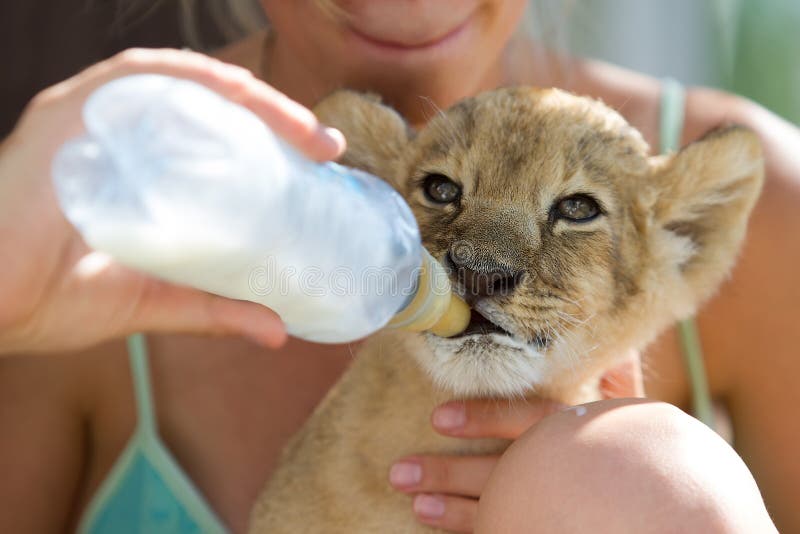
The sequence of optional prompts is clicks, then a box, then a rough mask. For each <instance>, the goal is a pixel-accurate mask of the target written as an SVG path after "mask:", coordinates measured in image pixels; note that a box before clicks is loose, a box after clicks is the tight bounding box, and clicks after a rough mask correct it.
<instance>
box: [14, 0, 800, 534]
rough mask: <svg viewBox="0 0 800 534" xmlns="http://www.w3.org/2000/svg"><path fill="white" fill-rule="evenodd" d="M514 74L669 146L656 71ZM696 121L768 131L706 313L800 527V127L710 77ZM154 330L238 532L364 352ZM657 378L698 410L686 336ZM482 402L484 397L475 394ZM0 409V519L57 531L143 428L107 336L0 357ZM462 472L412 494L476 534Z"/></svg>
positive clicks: (789, 515)
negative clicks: (739, 234) (723, 279)
mask: <svg viewBox="0 0 800 534" xmlns="http://www.w3.org/2000/svg"><path fill="white" fill-rule="evenodd" d="M266 3H268V2H266ZM268 7H269V6H268ZM271 15H272V13H271ZM272 18H274V17H272ZM276 22H277V20H276ZM262 43H263V36H255V37H253V38H252V39H249V40H247V41H245V42H242V43H240V44H239V45H237V46H235V47H233V48H231V49H230V50H228V51H225V52H223V53H222V54H221V55H220V57H222V58H223V59H224V60H226V61H229V62H232V63H235V64H239V65H243V66H245V67H248V68H250V69H251V70H253V71H254V72H255V73H256V74H259V73H262V72H265V73H266V74H267V81H269V82H270V83H271V84H272V85H273V86H275V87H276V88H278V89H280V90H282V91H284V92H286V93H287V94H288V95H290V96H291V97H292V98H294V99H296V100H297V101H299V102H300V103H302V104H305V105H312V104H313V103H314V102H315V101H316V98H317V97H319V96H322V94H324V93H322V94H319V93H321V92H323V91H326V90H327V89H329V88H331V87H328V86H329V85H330V86H335V85H336V84H337V83H339V82H340V80H329V81H327V82H326V83H317V82H315V83H304V77H305V76H307V75H308V71H307V70H306V69H302V68H299V67H298V64H297V63H295V67H294V68H296V69H297V71H296V72H292V70H291V69H292V63H290V62H286V61H284V60H281V59H280V58H281V57H290V56H284V55H283V54H284V53H285V52H284V51H282V49H281V48H280V46H282V45H281V40H280V38H277V39H276V40H275V42H274V43H273V45H272V46H273V49H272V51H271V52H270V53H269V54H267V55H266V56H265V55H263V54H262ZM265 57H266V58H267V59H269V58H270V57H271V58H273V61H274V63H271V64H269V65H268V66H269V68H268V69H267V70H263V69H262V65H263V62H264V61H265ZM281 61H283V63H281ZM487 64H488V63H487ZM281 65H283V66H281ZM282 69H283V70H282ZM287 69H288V70H287ZM485 72H487V73H488V74H487V76H486V77H485V79H479V80H471V81H470V84H464V85H462V86H459V87H458V89H459V91H463V92H464V93H472V92H477V91H479V90H481V89H484V88H488V87H491V86H494V85H498V84H500V83H502V82H503V77H502V69H500V70H498V69H487V70H486V71H485ZM306 81H307V80H306ZM516 81H517V82H518V83H530V84H537V85H561V86H565V85H566V87H565V88H567V89H570V90H573V91H575V92H578V93H583V94H590V95H593V96H596V97H600V98H602V99H603V100H605V101H606V102H607V103H610V104H611V105H612V106H614V107H617V108H618V109H620V110H621V112H622V113H623V115H625V117H626V118H627V119H628V120H629V122H631V123H632V124H633V125H634V126H635V127H637V128H639V129H640V130H641V131H642V132H643V133H644V135H645V137H646V138H647V139H648V141H649V142H650V143H651V145H653V146H656V145H657V133H656V132H657V125H658V97H659V84H658V82H657V81H656V80H651V79H648V78H645V77H642V76H639V75H636V74H633V73H629V72H624V71H619V70H618V69H615V68H612V67H608V66H604V65H598V64H588V63H587V64H578V65H575V70H574V75H573V77H572V79H571V81H570V83H569V84H563V83H559V80H557V79H555V78H553V77H551V76H550V75H549V74H548V72H547V71H546V70H543V71H541V72H539V73H538V74H536V77H534V76H533V75H531V76H530V77H529V78H525V79H523V80H516ZM447 89H448V88H447V87H445V86H443V85H436V86H432V87H430V90H424V88H417V90H418V91H419V92H417V93H416V94H429V95H431V96H432V98H433V100H434V101H435V102H436V103H437V104H438V105H439V106H441V107H445V106H447V105H449V104H450V103H452V100H454V99H455V98H458V97H460V96H462V95H458V94H456V93H457V92H458V91H455V92H451V91H448V90H447ZM437 91H439V92H438V93H437ZM387 97H388V98H394V100H395V104H396V105H397V106H398V107H399V108H400V110H401V111H404V112H406V113H408V114H412V115H413V113H421V112H420V109H421V107H420V106H419V103H418V101H416V100H414V101H413V103H409V102H405V106H406V108H408V109H404V102H403V100H402V98H400V97H393V96H392V95H387ZM687 118H688V122H687V125H686V128H685V131H684V141H686V142H688V141H691V140H693V139H695V138H697V137H698V136H699V135H701V134H702V133H703V132H705V131H707V130H709V129H711V128H713V127H715V126H717V125H719V124H720V123H721V122H724V121H726V120H734V121H736V122H740V123H743V124H746V125H748V126H750V127H752V128H754V129H755V130H756V131H758V132H759V133H760V134H761V135H762V137H763V138H764V140H765V143H766V145H767V154H768V180H767V186H766V189H765V193H764V196H763V198H762V200H761V201H760V204H759V207H758V208H757V209H756V213H755V216H754V218H753V220H752V223H751V234H750V238H749V241H748V244H747V245H746V249H745V252H744V254H743V256H742V259H741V261H740V264H739V266H738V268H737V269H736V272H735V275H734V278H733V279H732V281H731V282H730V283H728V284H727V285H726V286H725V288H724V289H723V290H722V292H721V293H720V295H719V296H718V297H717V298H715V299H714V300H713V301H712V302H711V303H709V305H708V306H706V308H705V309H704V311H703V312H702V313H701V314H700V317H699V321H700V329H701V333H702V336H703V344H704V348H705V351H706V357H707V367H708V374H709V377H710V382H711V384H710V385H711V389H712V393H713V394H714V396H715V397H717V398H719V399H724V400H725V401H726V404H727V406H728V409H729V411H730V414H731V418H732V421H733V425H734V431H735V434H736V438H737V441H736V445H737V448H738V450H739V452H740V453H741V454H742V455H743V457H744V458H745V460H746V461H747V462H748V465H749V467H750V469H751V470H752V471H753V473H754V475H755V477H756V480H757V482H758V483H759V486H760V488H761V491H762V492H763V493H764V496H765V498H766V500H767V503H768V505H769V507H770V510H771V512H772V513H773V517H774V519H775V520H776V523H777V525H778V526H779V528H781V529H782V530H786V531H792V530H795V529H798V528H800V523H798V521H800V519H799V518H798V517H797V515H796V513H795V512H794V510H793V507H792V502H791V499H792V496H793V495H797V493H798V492H800V464H798V463H797V462H796V461H795V459H794V450H795V449H796V444H797V443H798V442H800V421H798V419H797V418H796V417H794V415H793V413H792V408H791V405H792V401H793V400H796V393H795V391H796V390H795V389H794V385H793V383H792V381H793V377H795V376H798V373H800V360H798V359H797V358H795V357H794V355H795V354H796V349H795V348H794V346H796V341H797V339H796V338H797V335H798V333H797V330H796V328H793V326H794V325H793V324H791V323H792V320H793V319H794V318H796V317H797V316H798V304H797V303H798V302H800V289H798V286H797V284H796V276H795V274H794V272H793V269H792V266H793V265H797V262H798V261H800V244H798V242H797V240H796V239H785V238H784V237H783V236H786V235H789V236H792V235H795V234H796V233H797V231H798V230H800V215H798V213H797V211H796V210H795V209H794V207H795V206H797V205H798V202H799V201H800V161H798V155H797V154H800V150H798V147H800V134H798V133H797V130H795V129H793V128H791V127H789V126H788V125H786V124H785V123H783V122H781V121H780V120H779V119H777V118H775V117H774V116H772V115H771V114H769V113H767V112H766V111H764V110H762V109H760V108H758V107H757V106H755V105H753V104H750V103H748V102H745V101H742V100H740V99H736V98H732V97H722V96H721V95H719V94H716V93H712V92H708V91H705V90H695V91H692V92H691V93H690V95H689V101H688V104H687ZM419 120H424V116H420V117H419ZM765 317H768V318H769V320H765V319H764V318H765ZM150 344H151V351H152V359H151V361H152V364H151V365H152V370H153V376H154V378H153V382H154V388H155V396H156V406H157V410H158V417H159V420H160V428H161V430H162V434H163V436H164V439H165V441H166V443H167V445H168V446H169V447H170V449H171V450H172V451H173V453H174V454H175V456H176V457H177V459H178V461H179V462H180V463H181V465H182V466H183V467H184V468H185V469H186V471H187V473H188V475H189V476H190V477H191V478H192V480H193V481H195V483H196V484H197V486H198V487H199V489H200V490H201V491H202V492H203V493H204V494H205V495H206V497H207V498H208V500H209V502H210V504H211V506H212V507H213V508H214V509H215V510H216V511H217V513H218V514H219V515H220V516H221V518H222V519H223V520H224V521H225V522H226V523H227V524H228V525H230V526H231V528H232V529H233V530H234V531H242V530H243V529H244V528H245V526H246V522H247V518H248V513H249V510H250V506H251V505H252V502H253V500H254V498H255V496H256V495H257V493H258V491H259V490H260V488H261V486H262V484H263V481H264V480H265V479H266V478H267V477H268V476H269V473H270V471H271V469H272V468H273V466H274V465H275V462H276V460H277V455H278V453H279V451H280V449H281V447H282V446H283V444H284V443H285V441H286V440H287V439H288V437H289V436H290V435H291V434H292V433H293V432H294V431H296V430H297V429H298V428H299V427H300V425H301V424H302V423H303V421H304V420H305V418H306V417H307V416H308V414H309V413H310V412H311V410H313V407H314V406H315V405H316V403H317V402H318V401H319V399H321V397H322V396H323V395H324V394H325V392H326V391H327V389H328V388H329V387H330V386H331V384H333V383H334V382H335V380H336V379H337V377H338V376H339V375H340V373H341V372H342V370H343V369H344V368H345V366H346V365H347V363H348V362H349V360H350V358H351V348H349V347H341V346H340V347H320V346H317V345H311V344H307V343H303V342H299V341H296V340H292V341H290V342H289V343H288V344H287V345H286V346H284V347H283V348H281V349H279V350H276V351H266V350H264V349H262V348H259V347H257V346H255V345H252V344H250V343H248V342H245V341H241V340H231V339H208V338H201V337H194V336H189V335H154V336H151V337H150ZM645 377H646V382H647V383H646V387H647V391H648V393H649V395H650V396H651V397H652V398H656V399H660V400H663V401H666V402H669V403H672V404H675V405H677V406H680V407H682V408H684V409H688V408H689V406H688V400H689V386H688V384H687V381H686V377H685V373H684V370H683V367H682V363H681V356H680V352H679V350H678V347H677V344H676V342H675V337H674V334H672V333H670V334H668V335H666V336H664V338H663V339H661V340H660V341H659V342H658V343H657V344H656V345H655V346H654V347H653V348H652V350H650V351H649V352H648V354H646V355H645ZM31 384H37V387H35V388H34V387H32V386H31ZM475 405H477V406H478V407H480V406H481V404H480V402H479V401H478V402H476V403H475ZM532 406H536V405H535V403H534V404H532ZM0 407H2V409H1V410H0V419H2V423H0V426H2V428H3V429H4V433H5V435H13V436H14V438H13V439H12V440H8V439H3V440H0V458H2V460H0V470H2V472H3V473H4V474H5V477H6V479H5V480H6V481H7V482H8V483H3V484H1V485H0V500H2V502H4V503H7V504H6V505H5V506H4V509H5V510H7V512H4V513H3V514H0V530H2V531H14V532H48V531H59V530H62V529H63V526H64V525H65V524H70V525H74V523H75V521H77V519H78V518H79V516H80V513H81V512H82V510H83V508H84V507H85V505H86V503H87V502H88V500H89V499H90V498H91V496H92V495H93V494H94V492H95V491H96V489H97V486H98V485H99V484H100V482H101V481H102V480H103V478H104V477H105V476H106V475H107V473H108V471H109V469H110V468H111V466H112V465H113V462H114V461H115V460H116V458H117V457H118V455H119V452H120V451H121V450H122V448H123V446H124V444H125V442H126V440H127V438H128V436H129V435H130V432H131V430H132V428H133V425H134V418H135V414H134V411H133V410H134V404H133V397H132V388H131V378H130V373H129V370H128V363H127V358H126V355H125V350H124V345H123V344H122V343H121V342H119V341H117V342H109V343H106V344H103V345H99V346H97V347H95V348H93V349H91V350H88V351H84V352H81V353H79V354H70V357H69V358H66V357H64V356H63V355H52V356H50V355H48V356H36V357H23V356H18V357H9V358H5V359H3V360H1V361H0ZM478 414H484V416H483V417H479V415H478ZM485 414H486V412H485V411H484V410H482V409H474V410H467V416H468V418H467V427H468V428H469V429H470V432H471V434H470V435H474V436H476V437H477V436H481V435H492V434H493V433H496V432H497V430H498V428H500V429H502V430H503V432H504V434H505V435H508V436H510V437H517V436H520V435H521V434H522V433H523V432H524V431H525V430H526V429H527V428H528V427H529V426H530V425H531V424H533V423H535V422H536V421H537V420H538V419H539V415H541V414H537V413H536V412H535V411H532V412H531V413H527V414H523V415H522V416H519V415H517V416H514V415H509V414H505V413H493V412H492V413H490V414H489V416H486V415H485ZM436 420H437V418H436V417H434V421H436ZM442 431H443V433H445V434H447V433H453V434H459V433H461V434H463V430H461V431H459V430H457V429H456V430H450V431H444V430H442ZM426 461H427V462H428V463H426V464H425V469H426V471H431V472H432V471H434V470H436V469H440V468H442V467H449V468H451V472H452V473H458V472H462V473H463V472H464V471H463V466H461V470H460V471H459V466H457V465H456V464H455V463H454V462H455V460H453V459H447V458H429V459H426ZM387 476H388V474H387ZM457 478H458V477H455V476H452V477H444V478H441V477H440V478H434V477H431V478H430V481H425V483H424V484H423V485H421V486H419V487H417V488H415V489H414V493H417V492H421V493H424V494H451V495H455V496H457V497H455V498H457V499H459V500H457V501H454V502H455V503H456V504H455V505H456V506H468V507H469V509H470V510H472V515H469V514H466V515H462V516H459V517H453V523H448V524H443V525H442V526H443V527H445V528H448V529H450V530H454V531H464V530H465V527H464V524H463V522H464V521H465V520H467V519H469V518H474V510H475V507H477V501H476V500H474V499H466V498H461V497H458V496H469V497H474V496H477V495H480V493H481V489H482V488H483V485H484V484H485V483H486V477H485V476H484V477H478V478H477V479H475V480H470V481H469V482H468V483H467V486H469V487H463V484H462V486H458V485H457V484H456V479H457ZM42 488H48V491H47V492H45V491H42ZM470 528H471V527H470Z"/></svg>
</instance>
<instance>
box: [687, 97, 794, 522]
mask: <svg viewBox="0 0 800 534" xmlns="http://www.w3.org/2000/svg"><path fill="white" fill-rule="evenodd" d="M687 118H688V120H687V123H686V129H685V131H684V134H685V141H686V142H690V141H692V140H694V139H696V138H697V137H699V136H700V135H702V134H703V133H704V132H705V131H708V130H709V129H711V128H713V127H715V126H718V125H720V124H722V123H725V122H735V123H739V124H742V125H745V126H747V127H749V128H752V129H753V130H754V131H756V132H757V133H758V134H759V135H760V137H761V139H762V142H763V144H764V149H765V156H766V160H765V163H766V168H767V179H766V182H765V185H764V190H763V193H762V196H761V199H760V200H759V202H758V205H757V206H756V209H755V211H754V214H753V217H752V219H751V222H750V226H749V231H748V232H749V233H748V236H747V241H746V244H745V247H744V250H743V252H742V254H741V257H740V259H739V263H738V264H737V266H736V268H735V270H734V273H733V277H732V278H731V280H730V281H729V282H728V283H727V284H726V285H725V287H723V289H722V290H721V291H720V294H719V295H718V296H717V297H716V298H714V299H713V300H712V301H711V302H710V303H709V304H708V306H706V307H705V308H704V309H703V311H702V312H701V314H700V316H699V326H700V333H701V336H702V342H703V346H704V349H705V353H706V365H707V368H708V374H709V377H710V378H711V385H712V388H714V391H712V393H713V394H714V396H715V397H717V398H720V399H723V400H724V401H725V402H726V404H727V407H728V410H729V412H730V416H731V419H732V423H733V431H734V445H735V447H736V450H737V451H738V452H739V454H741V455H742V457H743V458H744V460H745V461H746V462H747V464H748V466H749V468H750V469H751V470H752V472H753V474H754V476H755V478H756V481H757V482H758V484H759V487H760V488H761V491H762V493H763V495H764V498H765V500H766V503H767V506H768V507H769V509H770V511H771V513H772V515H773V518H774V520H775V522H776V525H777V526H778V528H779V530H781V531H782V532H783V531H785V532H794V531H798V530H800V515H799V514H798V513H797V508H796V503H797V495H798V494H800V460H798V457H797V450H798V446H800V417H798V416H797V412H796V406H797V405H798V404H799V402H798V401H800V390H799V389H798V386H797V377H799V376H800V269H798V266H799V265H800V130H798V129H797V128H795V127H794V126H792V125H791V124H789V123H787V122H786V121H784V120H782V119H780V118H779V117H777V116H776V115H774V114H772V113H770V112H769V111H767V110H765V109H764V108H762V107H760V106H758V105H757V104H755V103H753V102H750V101H748V100H746V99H743V98H740V97H737V96H733V95H728V94H725V93H721V92H719V91H714V90H710V89H695V90H692V91H690V92H689V94H688V99H687Z"/></svg>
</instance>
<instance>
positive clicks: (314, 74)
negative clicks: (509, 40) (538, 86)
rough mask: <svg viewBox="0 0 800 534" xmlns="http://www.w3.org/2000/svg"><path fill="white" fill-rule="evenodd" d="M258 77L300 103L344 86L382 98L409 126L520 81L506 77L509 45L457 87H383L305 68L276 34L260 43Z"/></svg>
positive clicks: (442, 83) (439, 83)
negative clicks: (489, 65)
mask: <svg viewBox="0 0 800 534" xmlns="http://www.w3.org/2000/svg"><path fill="white" fill-rule="evenodd" d="M262 46H263V47H264V48H263V51H262V54H261V55H262V60H261V68H260V71H261V72H260V75H261V77H262V78H263V79H264V80H265V81H266V82H267V83H269V84H270V85H272V86H273V87H275V88H276V89H278V90H280V91H281V92H283V93H284V94H286V95H288V96H289V97H291V98H292V99H294V100H296V101H298V102H300V103H301V104H303V105H305V106H307V107H312V106H313V105H314V104H316V103H317V102H318V101H319V100H320V99H321V98H323V97H324V96H326V95H327V94H329V93H331V92H333V91H334V90H336V89H339V88H343V87H347V88H352V89H357V90H363V91H371V92H375V93H378V94H380V95H381V96H382V97H383V99H384V101H385V102H387V103H388V104H389V105H391V106H393V107H394V108H395V109H397V111H398V112H399V113H400V114H401V115H403V116H404V117H405V118H406V119H407V120H408V121H409V122H410V123H411V124H424V123H425V122H426V121H427V120H428V119H429V118H430V117H431V116H432V114H433V113H434V112H435V110H432V108H434V107H435V108H439V109H446V108H448V107H450V106H451V105H452V104H454V103H455V102H457V101H458V100H461V99H462V98H466V97H469V96H473V95H475V94H477V93H480V92H482V91H486V90H490V89H494V88H496V87H500V86H503V85H509V84H511V83H519V82H518V80H516V79H515V78H514V77H512V76H510V74H509V70H510V69H509V61H508V59H509V57H510V56H511V49H512V45H511V44H510V45H509V47H508V48H507V50H505V51H504V52H503V55H502V57H501V58H500V59H499V60H498V61H496V62H495V63H494V65H493V66H492V67H491V68H490V69H489V70H488V71H487V72H484V73H482V74H479V75H477V76H474V77H472V78H471V79H464V80H462V81H461V82H462V83H459V84H458V85H456V84H454V83H453V82H452V81H450V80H441V79H428V78H427V77H420V78H426V79H423V80H414V81H410V82H409V81H407V80H403V82H405V83H403V84H401V83H391V82H389V83H387V82H385V81H381V80H365V79H356V78H354V79H348V78H346V77H344V76H342V75H341V73H339V72H333V71H331V70H330V69H326V68H325V66H316V65H315V66H311V65H303V64H302V62H300V61H298V55H297V54H296V53H295V52H294V51H293V50H290V49H289V48H288V47H286V45H285V43H284V42H283V41H282V40H281V39H280V36H278V35H273V36H270V37H268V38H266V39H265V40H264V41H263V44H262Z"/></svg>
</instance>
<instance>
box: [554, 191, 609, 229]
mask: <svg viewBox="0 0 800 534" xmlns="http://www.w3.org/2000/svg"><path fill="white" fill-rule="evenodd" d="M599 214H600V206H598V204H597V202H596V201H595V200H594V199H593V198H592V197H589V196H587V195H572V196H571V197H566V198H562V199H561V200H559V201H558V203H557V204H556V205H555V213H554V215H555V216H556V217H558V218H562V219H568V220H570V221H575V222H587V221H591V220H592V219H594V218H595V217H597V216H598V215H599Z"/></svg>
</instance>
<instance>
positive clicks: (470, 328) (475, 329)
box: [449, 308, 550, 350]
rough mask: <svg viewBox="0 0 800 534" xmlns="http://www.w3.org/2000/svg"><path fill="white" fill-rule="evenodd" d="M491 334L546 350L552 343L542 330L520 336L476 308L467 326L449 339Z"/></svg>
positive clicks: (472, 311) (472, 310)
mask: <svg viewBox="0 0 800 534" xmlns="http://www.w3.org/2000/svg"><path fill="white" fill-rule="evenodd" d="M489 334H499V335H502V336H506V337H509V338H511V339H514V340H516V341H520V342H522V343H525V344H528V345H535V346H536V347H537V348H538V349H539V350H544V349H546V348H547V347H548V346H549V345H550V338H549V336H547V335H546V334H544V333H542V332H537V333H535V334H534V335H533V336H532V337H531V338H529V339H528V338H524V337H520V336H518V335H515V334H513V333H511V332H509V331H508V330H506V329H505V328H503V327H502V326H500V325H499V324H497V323H496V322H494V321H492V319H490V318H488V317H486V316H485V315H483V314H482V313H481V312H480V311H478V310H476V309H475V308H472V309H471V310H470V319H469V323H468V324H467V328H466V329H465V330H464V331H463V332H461V333H460V334H456V335H455V336H451V337H450V338H449V339H462V338H466V337H469V336H487V335H489Z"/></svg>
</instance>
